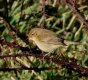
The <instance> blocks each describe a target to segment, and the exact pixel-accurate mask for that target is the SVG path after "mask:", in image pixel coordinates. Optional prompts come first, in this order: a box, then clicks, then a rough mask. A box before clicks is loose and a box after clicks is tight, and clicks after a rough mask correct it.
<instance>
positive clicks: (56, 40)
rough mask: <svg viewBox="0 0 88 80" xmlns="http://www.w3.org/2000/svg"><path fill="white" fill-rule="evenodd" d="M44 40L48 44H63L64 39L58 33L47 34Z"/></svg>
mask: <svg viewBox="0 0 88 80" xmlns="http://www.w3.org/2000/svg"><path fill="white" fill-rule="evenodd" d="M42 41H43V42H45V43H48V44H55V45H63V43H62V39H60V38H58V37H57V36H56V34H55V35H46V36H45V37H42Z"/></svg>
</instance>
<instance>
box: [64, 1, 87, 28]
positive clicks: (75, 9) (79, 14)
mask: <svg viewBox="0 0 88 80" xmlns="http://www.w3.org/2000/svg"><path fill="white" fill-rule="evenodd" d="M63 2H65V3H66V5H67V6H68V7H69V8H70V9H71V11H72V12H73V13H76V15H77V17H78V19H79V20H80V21H81V22H82V23H84V25H85V27H86V28H87V29H88V22H87V21H86V20H85V17H84V15H83V14H82V13H81V12H80V11H79V10H78V8H77V7H76V5H72V3H71V1H69V0H63Z"/></svg>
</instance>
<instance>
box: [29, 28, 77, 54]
mask: <svg viewBox="0 0 88 80" xmlns="http://www.w3.org/2000/svg"><path fill="white" fill-rule="evenodd" d="M28 38H29V41H30V40H31V41H33V42H34V43H35V44H36V45H37V46H38V48H39V49H40V50H42V51H44V52H52V51H54V50H55V49H57V48H59V47H61V46H66V45H65V43H68V42H69V41H66V40H63V39H61V38H59V37H58V36H57V35H56V34H55V32H53V31H51V30H47V29H41V28H33V29H31V30H30V32H29V34H28ZM69 44H76V43H74V42H69Z"/></svg>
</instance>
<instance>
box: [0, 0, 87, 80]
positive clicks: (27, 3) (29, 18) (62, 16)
mask: <svg viewBox="0 0 88 80" xmlns="http://www.w3.org/2000/svg"><path fill="white" fill-rule="evenodd" d="M46 1H49V0H46ZM55 1H56V0H55ZM86 2H87V0H83V2H82V1H80V0H79V1H77V3H78V4H77V5H78V9H79V10H80V11H82V13H83V15H84V16H85V18H86V20H88V6H87V4H86ZM8 3H9V4H8V6H9V8H8V19H9V23H10V24H11V25H12V27H13V28H14V29H15V30H16V31H19V34H25V35H27V34H28V32H29V31H30V29H32V28H34V27H37V26H38V24H39V23H40V21H41V18H42V16H43V12H42V11H41V9H40V8H41V6H40V3H39V0H11V1H10V0H9V2H8ZM0 4H1V3H0ZM53 4H54V0H50V3H49V4H48V5H46V6H45V13H46V19H43V21H42V23H41V24H42V25H43V27H44V28H47V29H50V30H52V31H54V32H56V34H57V35H61V36H62V37H63V38H64V39H66V40H70V41H76V42H79V43H80V44H79V45H69V46H68V47H67V51H66V52H65V53H64V56H65V57H70V58H75V59H77V60H78V61H77V64H79V65H81V66H84V67H87V68H88V37H87V36H88V32H87V30H86V29H85V28H84V25H83V23H82V22H81V21H79V20H78V19H77V16H76V15H75V14H73V15H72V13H71V10H70V9H69V8H68V6H67V5H66V4H65V3H63V2H60V3H58V4H57V5H56V6H54V7H53ZM42 25H41V26H39V27H41V28H42ZM23 38H24V37H23ZM3 39H5V40H6V41H7V42H14V41H15V40H14V39H13V38H12V37H11V36H10V35H9V30H8V29H7V28H6V27H5V26H4V25H3V24H2V23H1V22H0V40H3ZM24 40H25V38H24ZM16 42H18V43H19V45H21V46H24V47H26V46H27V47H30V45H31V44H26V43H25V42H24V41H23V40H21V39H19V38H18V37H16ZM32 47H34V46H32ZM19 53H21V50H20V49H19V48H16V47H15V48H14V47H10V46H8V45H3V46H1V51H0V55H3V54H19ZM21 66H25V67H40V68H41V67H57V65H56V64H55V63H53V62H52V61H45V60H44V61H41V60H39V59H36V58H35V57H28V58H27V57H21V58H18V57H17V58H15V59H13V58H8V59H6V60H4V59H3V60H1V59H0V68H3V67H21ZM0 79H1V80H58V79H59V80H87V79H88V77H84V76H82V75H80V74H78V73H76V72H74V71H72V70H69V69H67V68H61V67H59V69H58V70H45V71H35V70H31V71H28V70H22V71H20V70H18V71H17V72H15V71H12V72H0Z"/></svg>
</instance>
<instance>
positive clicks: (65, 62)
mask: <svg viewBox="0 0 88 80" xmlns="http://www.w3.org/2000/svg"><path fill="white" fill-rule="evenodd" d="M24 56H25V57H27V56H34V57H36V58H39V59H45V60H52V61H53V62H54V63H56V64H57V65H59V66H60V65H61V66H62V67H67V68H68V69H70V70H73V71H75V72H78V73H79V74H81V75H84V76H88V68H85V67H82V66H79V65H77V64H76V63H75V62H74V61H73V60H72V59H67V58H65V57H59V56H57V57H56V56H54V57H50V56H45V55H44V54H39V55H38V54H33V53H28V54H26V53H22V54H14V55H13V54H12V55H0V59H3V58H6V57H8V58H11V57H24ZM29 69H31V68H29ZM12 70H13V69H12ZM20 70H21V69H20Z"/></svg>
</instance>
